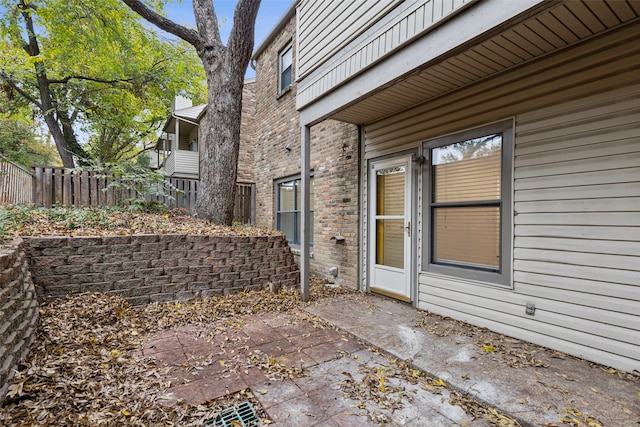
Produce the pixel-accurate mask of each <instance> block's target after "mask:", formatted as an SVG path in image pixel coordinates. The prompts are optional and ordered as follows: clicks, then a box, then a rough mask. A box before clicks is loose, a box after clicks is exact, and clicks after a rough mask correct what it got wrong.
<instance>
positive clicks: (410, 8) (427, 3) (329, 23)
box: [297, 0, 473, 107]
mask: <svg viewBox="0 0 640 427" xmlns="http://www.w3.org/2000/svg"><path fill="white" fill-rule="evenodd" d="M472 1H473V0H405V1H404V2H403V1H401V0H362V1H342V0H329V1H323V2H318V1H313V0H307V1H302V2H301V3H300V5H299V6H298V12H297V13H298V20H299V21H298V63H297V77H298V79H304V78H306V77H307V76H309V79H307V80H306V81H304V83H302V84H300V85H299V86H298V90H297V100H298V101H297V102H298V107H301V106H304V105H306V104H308V103H309V102H311V101H313V100H314V99H315V98H317V97H319V96H321V95H322V94H324V93H325V92H327V91H330V90H332V89H333V88H334V87H336V86H338V85H339V84H341V83H342V82H344V81H346V80H347V79H349V78H351V77H353V76H354V75H356V74H358V73H360V72H361V71H362V70H364V69H366V68H369V67H370V66H371V65H373V64H374V63H376V62H378V61H379V60H380V59H382V58H384V57H386V56H388V55H390V54H391V53H392V52H394V51H395V50H397V49H398V48H399V47H400V46H402V45H404V44H406V43H408V42H410V41H411V40H413V39H415V38H416V37H418V36H420V35H421V34H423V33H424V32H425V31H427V30H429V29H430V28H432V27H434V26H435V25H436V24H438V23H439V22H441V21H443V20H444V19H445V18H447V17H449V16H452V15H453V13H454V12H458V11H459V10H461V8H462V7H463V6H465V5H467V4H469V3H471V2H472ZM394 8H395V9H394ZM382 17H384V18H383V20H382V21H380V19H381V18H382ZM354 29H355V30H354ZM316 69H318V70H317V72H315V73H313V74H311V73H312V72H314V70H316Z"/></svg>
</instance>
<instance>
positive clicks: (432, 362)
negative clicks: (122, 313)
mask: <svg viewBox="0 0 640 427" xmlns="http://www.w3.org/2000/svg"><path fill="white" fill-rule="evenodd" d="M305 310H306V311H296V310H294V311H288V312H283V313H270V314H267V315H254V316H249V317H244V318H242V319H234V320H227V321H224V323H218V324H211V325H207V326H185V327H180V328H176V329H172V330H166V331H162V332H158V333H156V334H154V335H153V336H151V337H149V339H148V341H147V343H146V345H145V346H144V349H143V351H142V353H143V355H144V356H145V357H153V358H154V359H155V360H156V362H157V365H158V366H159V367H161V372H162V374H163V379H164V381H166V384H167V386H168V393H167V395H166V396H165V397H164V400H165V402H166V404H167V405H172V404H175V403H176V402H178V401H183V402H186V403H190V404H199V403H203V402H206V401H208V400H212V399H216V398H220V397H223V396H225V395H227V394H230V393H235V392H238V391H240V390H244V389H249V390H250V391H251V393H252V394H253V395H254V396H255V398H256V399H257V400H258V401H259V403H260V404H261V405H262V407H263V408H264V410H265V411H266V412H267V414H268V415H269V418H270V419H271V420H272V421H273V424H272V425H276V426H296V427H298V426H317V427H330V426H332V427H340V426H345V427H346V426H355V427H357V426H373V425H381V424H382V425H397V426H433V427H440V426H471V427H486V426H489V425H490V423H489V422H488V421H487V420H484V419H474V417H473V416H472V415H470V414H468V413H465V411H464V410H463V409H462V408H461V407H460V406H458V405H456V404H454V402H453V400H454V399H452V398H451V397H452V395H453V394H455V393H456V392H458V391H463V392H466V393H468V394H469V395H470V396H472V397H473V398H474V399H477V400H478V401H482V402H485V403H486V404H488V405H489V406H491V407H495V408H497V410H498V411H500V412H502V413H506V414H508V415H509V416H511V417H513V418H516V419H517V420H518V421H519V422H520V423H521V424H522V425H523V426H529V425H530V426H562V425H571V424H568V423H563V418H564V419H565V421H567V420H578V421H580V422H583V424H578V423H577V422H576V423H575V424H573V425H576V426H580V425H585V426H588V425H590V424H588V423H589V422H590V421H591V420H593V421H595V422H597V423H599V424H591V425H593V426H595V425H601V426H612V427H633V426H638V425H640V415H639V414H640V383H639V382H638V381H637V380H636V381H634V380H633V379H625V378H620V377H619V376H618V375H617V374H616V373H610V372H611V371H608V370H606V369H604V368H602V367H599V366H596V365H593V364H590V363H589V362H585V361H582V360H579V359H575V358H572V357H569V356H564V355H560V354H558V353H555V352H552V351H550V350H544V349H541V348H539V347H537V346H533V345H532V344H529V343H523V342H520V341H517V340H512V339H509V338H508V337H504V336H502V335H499V334H493V333H491V332H488V331H486V330H480V329H479V328H473V327H468V325H463V324H461V323H459V322H454V321H451V320H448V319H444V318H441V317H439V316H433V315H428V314H427V313H424V312H422V311H419V310H416V309H414V308H412V307H410V306H408V305H404V304H401V303H397V302H395V301H390V300H387V299H383V298H379V297H375V296H372V295H361V296H358V297H355V298H354V297H352V296H345V297H338V298H335V299H333V300H326V301H322V302H320V303H316V304H312V305H309V306H307V307H306V308H305ZM327 323H328V324H330V325H332V326H333V327H327ZM378 349H380V351H378ZM488 350H489V351H488ZM518 352H520V353H521V354H520V353H518ZM519 354H520V356H522V357H519V356H518V355H519ZM260 360H265V361H266V362H265V363H266V364H272V365H273V366H270V369H271V370H269V369H266V370H265V369H260V368H259V367H258V366H259V361H260ZM403 360H406V361H408V362H409V364H410V365H411V367H412V368H413V369H418V370H422V371H424V372H426V373H427V374H429V375H431V376H433V377H434V378H438V379H441V380H442V381H443V383H439V384H441V385H442V386H439V387H436V388H434V387H429V386H425V385H424V382H425V379H424V377H420V378H419V379H417V380H416V381H407V380H406V378H403V377H402V376H401V375H394V372H397V371H398V363H399V361H403ZM263 367H264V366H263ZM293 371H295V372H297V373H298V374H299V375H290V376H287V373H288V372H293ZM303 371H304V372H303ZM301 372H303V373H302V374H300V373H301ZM383 378H384V379H383ZM367 381H368V382H369V383H371V382H373V389H374V390H375V391H378V392H379V391H380V390H384V391H385V393H378V394H375V393H374V394H373V395H370V396H368V398H367V399H364V400H362V399H359V398H357V397H355V396H354V395H349V393H346V392H345V391H346V390H349V387H351V388H352V389H353V388H354V387H356V385H357V384H360V383H364V382H367ZM370 385H371V384H370ZM378 388H380V390H378Z"/></svg>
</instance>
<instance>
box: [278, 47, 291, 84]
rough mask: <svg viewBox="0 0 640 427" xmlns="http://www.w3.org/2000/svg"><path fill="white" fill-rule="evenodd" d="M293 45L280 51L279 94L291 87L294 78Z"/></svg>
mask: <svg viewBox="0 0 640 427" xmlns="http://www.w3.org/2000/svg"><path fill="white" fill-rule="evenodd" d="M292 48H293V45H292V44H291V43H289V44H288V45H287V46H286V47H285V48H284V49H282V50H281V51H280V55H279V56H280V61H279V62H280V67H279V72H278V77H279V84H278V92H279V93H282V92H284V91H285V90H286V89H287V88H288V87H289V86H291V81H292V78H293V50H292Z"/></svg>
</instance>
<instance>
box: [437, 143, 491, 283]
mask: <svg viewBox="0 0 640 427" xmlns="http://www.w3.org/2000/svg"><path fill="white" fill-rule="evenodd" d="M502 146H503V141H502V134H501V133H495V134H490V135H485V136H482V137H478V138H471V139H466V140H464V141H460V142H456V143H453V144H447V145H443V146H440V147H437V148H433V149H432V150H431V180H432V183H431V246H432V247H431V262H432V263H435V264H444V265H457V266H463V267H470V268H478V269H484V270H490V271H496V272H499V271H500V269H501V243H500V242H501V239H500V236H501V222H502V221H501V211H502V209H501V207H502V194H501V192H502V167H501V165H502Z"/></svg>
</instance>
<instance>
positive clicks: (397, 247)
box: [376, 166, 405, 268]
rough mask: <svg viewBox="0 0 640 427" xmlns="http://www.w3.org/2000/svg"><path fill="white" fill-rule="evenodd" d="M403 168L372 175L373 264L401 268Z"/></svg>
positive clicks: (385, 170) (380, 171)
mask: <svg viewBox="0 0 640 427" xmlns="http://www.w3.org/2000/svg"><path fill="white" fill-rule="evenodd" d="M404 185H405V168H404V166H402V167H397V168H391V169H384V170H379V171H377V172H376V193H377V194H376V233H377V239H376V263H377V264H380V265H386V266H388V267H395V268H404V214H405V212H404V206H405V203H404V202H405V201H404V196H405V191H404Z"/></svg>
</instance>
